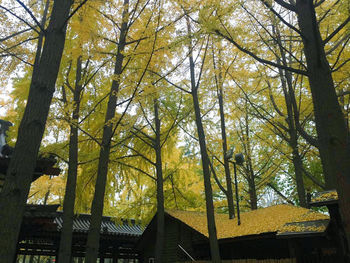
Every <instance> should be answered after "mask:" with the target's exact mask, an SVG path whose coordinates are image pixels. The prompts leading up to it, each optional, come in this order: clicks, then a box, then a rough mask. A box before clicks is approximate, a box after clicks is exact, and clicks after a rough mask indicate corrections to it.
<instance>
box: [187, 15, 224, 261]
mask: <svg viewBox="0 0 350 263" xmlns="http://www.w3.org/2000/svg"><path fill="white" fill-rule="evenodd" d="M186 19H187V30H188V34H189V36H191V34H192V32H191V26H190V21H189V18H188V17H187V16H186ZM188 48H189V50H190V52H189V56H188V58H189V62H190V75H191V95H192V100H193V108H194V112H195V121H196V126H197V133H198V141H199V146H200V152H201V160H202V168H203V179H204V192H205V204H206V210H207V226H208V233H209V244H210V252H211V261H212V262H214V263H220V262H221V259H220V250H219V243H218V239H217V235H216V226H215V215H214V204H213V190H212V187H211V182H210V169H209V157H208V152H207V145H206V139H205V133H204V128H203V123H202V116H201V112H200V106H199V100H198V85H199V82H198V84H197V83H196V77H195V64H194V59H193V54H192V49H193V46H192V39H191V38H190V41H189V46H188ZM203 63H204V62H203Z"/></svg>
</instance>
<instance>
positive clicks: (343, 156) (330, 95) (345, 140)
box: [296, 0, 350, 253]
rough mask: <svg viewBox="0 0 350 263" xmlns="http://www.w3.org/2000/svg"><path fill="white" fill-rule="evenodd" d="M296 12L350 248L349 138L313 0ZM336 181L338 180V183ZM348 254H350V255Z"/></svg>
mask: <svg viewBox="0 0 350 263" xmlns="http://www.w3.org/2000/svg"><path fill="white" fill-rule="evenodd" d="M296 12H297V14H298V23H299V28H300V31H301V33H302V34H303V43H304V54H305V57H306V63H307V68H308V79H309V83H310V88H311V93H312V100H313V104H314V112H315V121H316V130H317V134H318V141H319V146H320V148H319V149H320V155H321V161H322V166H323V171H324V173H325V179H326V187H327V188H334V187H335V186H336V189H337V191H338V195H339V201H340V211H341V215H342V221H343V225H344V228H345V233H346V236H347V240H348V248H349V249H350V247H349V246H350V191H349V189H350V161H349V160H350V139H349V131H348V130H347V126H346V123H345V118H344V115H343V113H342V111H341V107H340V105H339V102H338V99H337V95H336V92H335V87H334V82H333V79H332V72H331V69H330V66H329V63H328V61H327V58H326V54H325V51H324V46H323V41H322V39H321V35H320V31H319V28H318V24H317V21H316V15H315V9H314V6H313V1H311V0H297V1H296ZM335 179H336V180H335ZM347 253H348V252H347Z"/></svg>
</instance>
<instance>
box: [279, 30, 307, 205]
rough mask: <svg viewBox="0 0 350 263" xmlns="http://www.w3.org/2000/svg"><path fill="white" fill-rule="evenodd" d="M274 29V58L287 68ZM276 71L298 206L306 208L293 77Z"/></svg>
mask: <svg viewBox="0 0 350 263" xmlns="http://www.w3.org/2000/svg"><path fill="white" fill-rule="evenodd" d="M274 29H275V30H274V33H275V36H276V39H277V41H278V47H279V50H280V53H281V57H276V58H277V64H278V65H281V64H283V65H284V66H289V65H288V62H287V58H286V52H285V50H284V49H283V48H282V40H281V35H280V32H279V29H278V27H276V28H274ZM278 71H279V76H280V80H281V86H282V90H283V94H284V100H285V103H286V108H287V118H286V121H287V125H288V129H287V133H288V135H289V138H288V139H287V143H288V145H289V146H290V147H291V148H292V162H293V166H294V173H295V182H296V186H297V194H298V200H299V204H300V206H302V207H307V203H306V195H305V186H304V179H303V162H302V159H301V156H300V154H299V147H298V131H297V127H296V122H299V119H298V118H297V117H296V116H299V113H298V112H296V111H298V109H297V107H293V105H294V104H293V103H294V102H295V95H294V90H293V79H292V78H293V77H292V74H291V73H290V72H288V71H286V70H282V69H278Z"/></svg>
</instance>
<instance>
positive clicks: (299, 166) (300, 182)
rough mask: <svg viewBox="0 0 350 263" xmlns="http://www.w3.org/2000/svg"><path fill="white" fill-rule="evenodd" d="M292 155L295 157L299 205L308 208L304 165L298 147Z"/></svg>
mask: <svg viewBox="0 0 350 263" xmlns="http://www.w3.org/2000/svg"><path fill="white" fill-rule="evenodd" d="M292 155H293V157H292V161H293V165H294V172H295V182H296V185H297V192H298V199H299V204H300V206H302V207H307V202H306V195H305V187H304V179H303V163H302V160H301V156H300V154H299V151H298V148H297V147H295V148H294V149H293V153H292Z"/></svg>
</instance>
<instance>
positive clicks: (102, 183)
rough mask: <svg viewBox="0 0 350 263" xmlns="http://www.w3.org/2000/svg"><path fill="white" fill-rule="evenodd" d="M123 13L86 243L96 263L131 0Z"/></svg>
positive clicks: (88, 262) (89, 262) (89, 260)
mask: <svg viewBox="0 0 350 263" xmlns="http://www.w3.org/2000/svg"><path fill="white" fill-rule="evenodd" d="M123 8H124V10H123V15H122V25H121V29H120V36H119V45H118V51H117V56H116V62H115V68H114V75H115V76H117V80H113V82H112V87H111V92H110V94H109V99H108V105H107V111H106V116H105V123H104V127H103V135H102V144H101V149H100V156H99V162H98V168H97V178H96V184H95V193H94V198H93V201H92V206H91V222H90V229H89V234H88V240H87V244H86V256H85V262H86V263H96V260H97V256H98V251H99V245H100V244H99V240H100V231H101V221H102V213H103V206H104V195H105V188H106V181H107V173H108V162H109V154H110V147H111V139H112V136H113V123H111V120H112V119H113V118H114V116H115V110H116V105H117V94H118V91H119V85H120V80H119V76H120V74H121V73H122V66H123V60H124V55H123V51H124V48H125V44H126V35H127V31H128V24H127V23H128V12H129V11H128V9H129V0H124V4H123Z"/></svg>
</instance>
